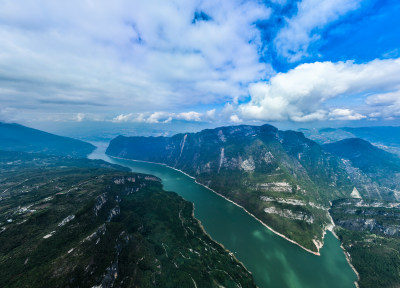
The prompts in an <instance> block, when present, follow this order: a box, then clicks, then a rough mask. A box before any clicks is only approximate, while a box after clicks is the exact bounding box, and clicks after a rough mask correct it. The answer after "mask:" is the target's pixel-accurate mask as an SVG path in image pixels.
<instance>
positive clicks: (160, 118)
mask: <svg viewBox="0 0 400 288" xmlns="http://www.w3.org/2000/svg"><path fill="white" fill-rule="evenodd" d="M214 114H215V109H213V110H210V111H207V112H206V113H204V114H203V113H199V112H195V111H189V112H181V113H171V112H163V111H158V112H153V113H129V114H120V115H118V116H116V117H114V118H113V119H112V120H111V121H112V122H114V123H121V122H137V123H169V122H171V121H172V120H184V121H194V122H199V121H206V120H209V119H210V116H211V115H212V116H213V115H214Z"/></svg>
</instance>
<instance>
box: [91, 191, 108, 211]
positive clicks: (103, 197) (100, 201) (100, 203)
mask: <svg viewBox="0 0 400 288" xmlns="http://www.w3.org/2000/svg"><path fill="white" fill-rule="evenodd" d="M107 200H108V196H107V194H106V193H103V194H101V195H100V196H99V197H97V199H96V204H95V206H94V208H93V211H94V214H95V215H96V216H97V214H98V213H99V211H100V209H101V208H102V207H103V205H104V204H106V202H107Z"/></svg>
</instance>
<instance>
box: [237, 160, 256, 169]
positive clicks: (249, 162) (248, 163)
mask: <svg viewBox="0 0 400 288" xmlns="http://www.w3.org/2000/svg"><path fill="white" fill-rule="evenodd" d="M240 167H241V168H242V169H243V170H244V171H254V170H255V169H256V165H255V164H254V160H253V157H250V158H249V159H246V160H244V161H243V162H242V164H241V165H240Z"/></svg>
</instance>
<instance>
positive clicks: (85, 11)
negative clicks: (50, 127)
mask: <svg viewBox="0 0 400 288" xmlns="http://www.w3.org/2000/svg"><path fill="white" fill-rule="evenodd" d="M0 6H1V9H0V38H1V39H2V41H0V51H1V53H0V86H1V87H3V88H2V90H1V91H0V101H1V103H2V105H4V106H6V107H7V106H8V107H16V106H18V107H19V108H26V109H30V108H32V109H36V108H37V107H39V106H40V107H41V109H46V107H49V108H48V109H49V110H53V109H54V107H56V106H57V105H61V106H58V107H63V109H66V110H69V111H76V110H77V109H78V107H79V109H81V110H89V109H90V107H96V109H97V111H99V112H102V111H103V112H104V111H106V110H112V109H114V110H117V109H119V110H120V111H121V110H122V111H123V110H125V111H131V112H139V111H154V110H156V111H157V110H174V109H185V107H191V106H195V105H201V104H210V103H224V102H225V101H237V99H239V98H240V97H243V96H245V95H246V94H247V90H246V86H247V84H248V83H250V82H252V81H254V80H255V79H263V78H264V77H266V75H270V73H272V68H271V66H270V65H269V64H268V63H260V61H259V54H258V52H259V49H261V48H260V47H261V39H260V31H259V30H258V29H257V27H256V25H255V22H257V21H261V20H265V19H268V17H269V16H270V13H271V10H270V9H269V8H267V7H266V6H265V5H263V4H260V3H259V2H257V1H246V2H243V1H236V0H233V1H220V0H217V1H215V0H213V1H211V0H206V1H186V0H172V1H154V0H149V1H125V0H118V1H112V2H109V1H77V0H75V1H74V0H73V1H67V2H54V1H50V0H45V1H41V3H40V5H38V2H37V1H34V0H23V1H18V2H15V1H0ZM238 55H240V57H238Z"/></svg>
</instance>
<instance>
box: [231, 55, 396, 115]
mask: <svg viewBox="0 0 400 288" xmlns="http://www.w3.org/2000/svg"><path fill="white" fill-rule="evenodd" d="M398 75H400V58H398V59H385V60H374V61H371V62H368V63H365V64H356V63H354V62H353V61H346V62H337V63H332V62H315V63H310V64H301V65H299V66H297V67H296V68H294V69H292V70H290V71H288V72H287V73H279V74H277V75H276V76H274V77H272V78H271V79H270V81H268V82H258V83H254V84H252V85H251V86H250V96H251V100H250V101H249V102H248V103H246V104H242V105H239V107H238V111H239V112H240V114H241V115H242V117H244V118H246V119H259V120H266V121H271V120H274V121H279V120H292V121H314V120H324V119H338V120H339V119H342V120H343V119H346V120H356V119H362V118H364V117H365V115H363V114H362V113H359V112H354V111H352V110H351V109H349V108H337V109H332V108H329V107H328V106H329V105H328V102H329V100H331V99H333V98H337V97H342V98H346V97H347V99H351V98H352V97H354V96H357V97H361V98H363V99H365V98H366V97H368V98H367V100H366V104H368V105H369V106H370V107H369V109H372V108H373V107H372V104H374V105H375V106H376V105H377V104H380V105H387V106H389V107H392V108H393V109H396V105H397V104H396V103H398V95H400V94H398V92H396V93H390V94H385V93H388V92H391V91H400V78H399V77H398ZM373 95H375V96H373ZM342 102H343V101H342Z"/></svg>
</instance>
